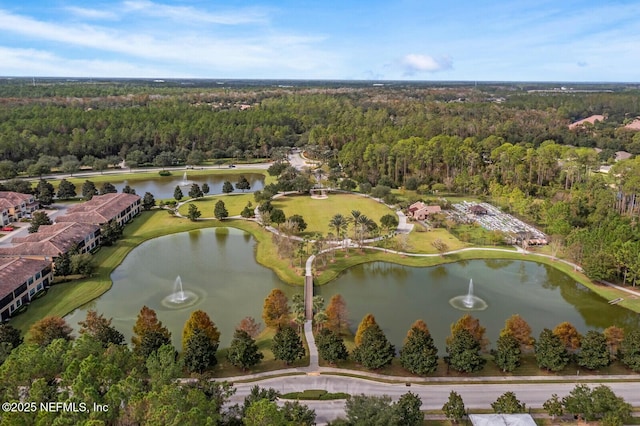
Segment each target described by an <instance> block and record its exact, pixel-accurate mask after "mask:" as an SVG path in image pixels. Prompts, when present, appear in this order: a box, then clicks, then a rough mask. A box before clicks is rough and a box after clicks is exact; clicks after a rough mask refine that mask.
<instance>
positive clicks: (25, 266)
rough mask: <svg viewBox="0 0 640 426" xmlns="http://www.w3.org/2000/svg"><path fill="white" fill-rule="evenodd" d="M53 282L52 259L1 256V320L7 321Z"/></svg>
mask: <svg viewBox="0 0 640 426" xmlns="http://www.w3.org/2000/svg"><path fill="white" fill-rule="evenodd" d="M52 282H53V268H52V266H51V261H46V260H35V259H25V258H18V257H14V258H7V259H3V258H0V320H2V321H6V320H8V319H9V318H10V317H11V315H13V314H14V313H15V312H16V311H18V310H20V309H21V308H22V309H24V308H23V305H27V304H29V303H30V302H31V300H32V299H33V298H34V297H35V295H36V294H38V293H39V292H40V291H43V290H44V289H46V288H48V287H49V286H50V285H51V283H52Z"/></svg>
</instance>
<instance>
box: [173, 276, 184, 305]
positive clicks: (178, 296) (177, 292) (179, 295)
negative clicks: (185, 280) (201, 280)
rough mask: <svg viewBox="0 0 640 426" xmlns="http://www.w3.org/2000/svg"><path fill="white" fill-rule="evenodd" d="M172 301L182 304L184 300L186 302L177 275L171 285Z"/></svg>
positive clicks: (180, 279)
mask: <svg viewBox="0 0 640 426" xmlns="http://www.w3.org/2000/svg"><path fill="white" fill-rule="evenodd" d="M172 296H173V297H172V301H173V302H178V303H179V302H184V301H185V300H187V297H186V296H185V294H184V289H183V288H182V278H180V275H178V276H177V277H176V280H175V282H174V283H173V295H172Z"/></svg>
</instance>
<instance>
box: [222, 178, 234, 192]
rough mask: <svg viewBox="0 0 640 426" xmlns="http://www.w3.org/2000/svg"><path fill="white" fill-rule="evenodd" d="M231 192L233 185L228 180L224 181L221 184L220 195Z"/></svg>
mask: <svg viewBox="0 0 640 426" xmlns="http://www.w3.org/2000/svg"><path fill="white" fill-rule="evenodd" d="M232 192H233V184H232V183H231V182H229V181H228V180H225V181H224V183H223V184H222V193H224V194H231V193H232Z"/></svg>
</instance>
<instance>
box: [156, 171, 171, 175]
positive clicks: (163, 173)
mask: <svg viewBox="0 0 640 426" xmlns="http://www.w3.org/2000/svg"><path fill="white" fill-rule="evenodd" d="M158 174H159V175H160V176H171V172H170V171H169V170H160V171H159V172H158Z"/></svg>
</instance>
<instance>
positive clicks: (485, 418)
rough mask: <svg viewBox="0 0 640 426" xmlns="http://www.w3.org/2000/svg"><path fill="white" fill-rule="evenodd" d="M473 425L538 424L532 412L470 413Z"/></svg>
mask: <svg viewBox="0 0 640 426" xmlns="http://www.w3.org/2000/svg"><path fill="white" fill-rule="evenodd" d="M469 420H471V424H472V425H473V426H500V425H505V426H536V422H535V421H534V420H533V417H531V415H530V414H469Z"/></svg>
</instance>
